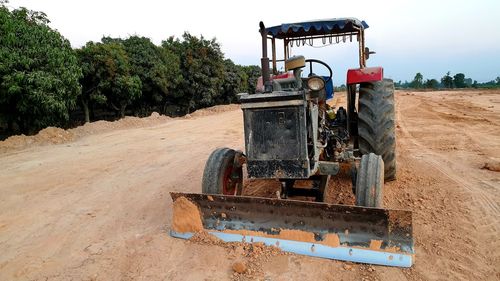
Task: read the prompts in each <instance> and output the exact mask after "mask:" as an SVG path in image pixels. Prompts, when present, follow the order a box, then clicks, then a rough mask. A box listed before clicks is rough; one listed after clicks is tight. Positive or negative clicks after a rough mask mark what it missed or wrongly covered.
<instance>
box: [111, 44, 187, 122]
mask: <svg viewBox="0 0 500 281" xmlns="http://www.w3.org/2000/svg"><path fill="white" fill-rule="evenodd" d="M102 41H103V42H104V43H111V42H115V43H119V44H122V45H123V47H124V49H125V51H126V53H127V56H128V58H129V61H130V72H131V74H132V75H137V76H138V77H139V78H140V80H141V83H142V97H141V99H140V100H139V99H138V100H136V104H135V107H136V108H138V109H139V110H141V111H142V112H144V113H146V114H149V113H150V111H151V108H154V109H156V110H159V111H162V112H163V111H164V107H165V105H166V104H167V103H168V102H169V100H171V99H170V98H171V97H170V95H171V94H172V93H173V92H174V90H175V89H176V87H177V86H178V85H179V83H180V82H181V80H182V75H181V72H180V68H179V63H180V60H179V57H178V56H177V55H175V54H174V53H172V52H171V51H170V50H168V49H165V48H162V47H158V46H156V45H155V44H153V42H151V40H150V39H149V38H146V37H139V36H131V37H129V38H127V39H114V38H107V37H106V38H103V40H102Z"/></svg>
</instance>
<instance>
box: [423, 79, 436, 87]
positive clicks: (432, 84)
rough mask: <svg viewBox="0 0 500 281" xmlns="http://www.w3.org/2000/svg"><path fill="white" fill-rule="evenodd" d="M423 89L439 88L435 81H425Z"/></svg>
mask: <svg viewBox="0 0 500 281" xmlns="http://www.w3.org/2000/svg"><path fill="white" fill-rule="evenodd" d="M425 87H426V88H427V89H438V88H439V82H438V81H437V80H436V79H427V80H426V81H425Z"/></svg>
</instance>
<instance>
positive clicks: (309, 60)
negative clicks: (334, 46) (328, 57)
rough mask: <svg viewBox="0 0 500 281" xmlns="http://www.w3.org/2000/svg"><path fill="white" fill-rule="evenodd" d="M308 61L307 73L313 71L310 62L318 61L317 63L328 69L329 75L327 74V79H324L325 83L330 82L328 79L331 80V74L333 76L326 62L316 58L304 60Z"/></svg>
mask: <svg viewBox="0 0 500 281" xmlns="http://www.w3.org/2000/svg"><path fill="white" fill-rule="evenodd" d="M307 62H308V63H309V75H311V73H313V67H312V64H313V62H314V63H318V64H321V65H323V66H324V67H326V69H328V71H329V72H330V75H329V76H328V79H326V80H325V84H326V83H328V82H330V80H332V76H333V72H332V69H331V68H330V67H329V66H328V64H326V63H325V62H323V61H320V60H316V59H307V60H306V63H307Z"/></svg>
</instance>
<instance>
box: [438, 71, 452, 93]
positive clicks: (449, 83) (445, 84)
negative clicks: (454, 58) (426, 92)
mask: <svg viewBox="0 0 500 281" xmlns="http://www.w3.org/2000/svg"><path fill="white" fill-rule="evenodd" d="M441 84H443V87H445V88H448V89H450V88H453V78H452V77H451V76H450V72H449V71H448V72H447V73H446V75H445V76H443V78H441Z"/></svg>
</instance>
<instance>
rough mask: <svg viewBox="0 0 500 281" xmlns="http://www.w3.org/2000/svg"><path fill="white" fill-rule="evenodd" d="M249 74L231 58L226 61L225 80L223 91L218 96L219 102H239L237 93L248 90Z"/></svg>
mask: <svg viewBox="0 0 500 281" xmlns="http://www.w3.org/2000/svg"><path fill="white" fill-rule="evenodd" d="M247 80H248V76H247V74H246V73H245V71H243V69H242V68H241V67H238V66H237V65H235V64H234V63H233V62H232V61H231V60H230V59H226V60H225V61H224V80H223V83H222V92H221V95H220V96H219V97H217V99H216V102H217V103H233V102H237V101H238V100H237V96H236V94H238V93H240V92H245V91H246V90H247V87H248V86H247V84H246V81H247Z"/></svg>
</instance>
